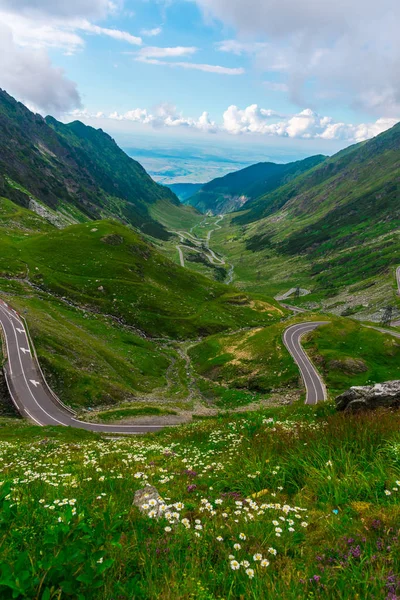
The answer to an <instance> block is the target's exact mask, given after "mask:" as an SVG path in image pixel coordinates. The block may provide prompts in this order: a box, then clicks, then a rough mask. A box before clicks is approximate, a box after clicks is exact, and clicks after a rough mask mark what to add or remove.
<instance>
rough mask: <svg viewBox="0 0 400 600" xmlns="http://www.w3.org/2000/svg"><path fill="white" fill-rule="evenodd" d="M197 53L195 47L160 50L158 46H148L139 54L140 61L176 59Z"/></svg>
mask: <svg viewBox="0 0 400 600" xmlns="http://www.w3.org/2000/svg"><path fill="white" fill-rule="evenodd" d="M195 52H197V48H195V47H193V46H175V47H172V48H158V47H156V46H146V47H144V48H141V49H140V50H139V52H138V53H137V57H138V59H144V60H146V59H152V58H176V57H177V56H190V55H191V54H194V53H195Z"/></svg>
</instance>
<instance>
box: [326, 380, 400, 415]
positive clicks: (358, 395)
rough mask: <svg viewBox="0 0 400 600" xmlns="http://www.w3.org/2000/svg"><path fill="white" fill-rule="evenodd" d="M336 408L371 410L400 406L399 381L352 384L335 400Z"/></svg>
mask: <svg viewBox="0 0 400 600" xmlns="http://www.w3.org/2000/svg"><path fill="white" fill-rule="evenodd" d="M335 402H336V409H337V410H346V411H347V410H348V411H356V410H372V409H374V408H380V407H384V408H389V407H396V408H399V407H400V381H398V380H397V381H385V382H384V383H376V384H375V385H364V386H353V387H351V388H350V389H349V390H346V391H345V392H344V393H343V394H341V395H340V396H338V397H337V398H336V400H335Z"/></svg>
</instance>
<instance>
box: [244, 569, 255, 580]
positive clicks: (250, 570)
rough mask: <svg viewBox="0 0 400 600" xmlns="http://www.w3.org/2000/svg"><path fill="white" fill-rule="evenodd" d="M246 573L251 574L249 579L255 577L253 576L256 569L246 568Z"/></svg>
mask: <svg viewBox="0 0 400 600" xmlns="http://www.w3.org/2000/svg"><path fill="white" fill-rule="evenodd" d="M246 575H248V576H249V579H253V577H254V570H253V569H246Z"/></svg>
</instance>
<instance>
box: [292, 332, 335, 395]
mask: <svg viewBox="0 0 400 600" xmlns="http://www.w3.org/2000/svg"><path fill="white" fill-rule="evenodd" d="M328 323H329V321H313V322H309V323H296V325H292V326H291V327H288V329H286V331H285V332H284V334H283V343H284V344H285V346H286V348H287V349H288V351H289V352H290V354H291V355H292V357H293V359H294V361H295V363H296V364H297V366H298V367H299V369H300V373H301V376H302V378H303V381H304V384H305V386H306V391H307V396H306V402H305V403H306V404H317V402H321V401H323V400H326V397H327V396H326V388H325V385H324V382H323V381H322V378H321V376H320V375H319V373H318V371H317V370H316V368H315V367H314V365H313V364H312V362H311V361H310V359H309V358H308V356H307V354H306V353H305V351H304V350H303V348H302V346H301V338H302V337H303V336H304V335H305V334H306V333H308V332H309V331H313V330H314V329H316V328H317V327H320V326H321V325H328Z"/></svg>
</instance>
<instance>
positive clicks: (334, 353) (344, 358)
mask: <svg viewBox="0 0 400 600" xmlns="http://www.w3.org/2000/svg"><path fill="white" fill-rule="evenodd" d="M308 340H309V341H306V343H305V348H306V349H307V350H308V351H309V352H310V354H311V356H312V358H313V359H314V361H315V362H316V363H317V364H318V367H319V369H320V370H321V372H322V375H323V377H324V379H325V382H326V384H327V386H328V390H329V392H330V393H331V394H336V393H338V394H339V393H342V392H343V391H345V390H346V389H348V388H349V387H350V386H352V385H372V384H374V383H381V382H383V381H390V380H393V379H400V340H399V339H398V338H395V337H393V336H391V335H385V334H383V333H381V332H380V331H375V330H373V329H368V328H366V327H362V326H361V325H360V324H359V323H357V322H356V321H352V320H350V319H332V323H331V324H330V325H328V326H326V327H320V328H319V329H317V330H315V332H313V334H312V336H310V337H309V338H308Z"/></svg>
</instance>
